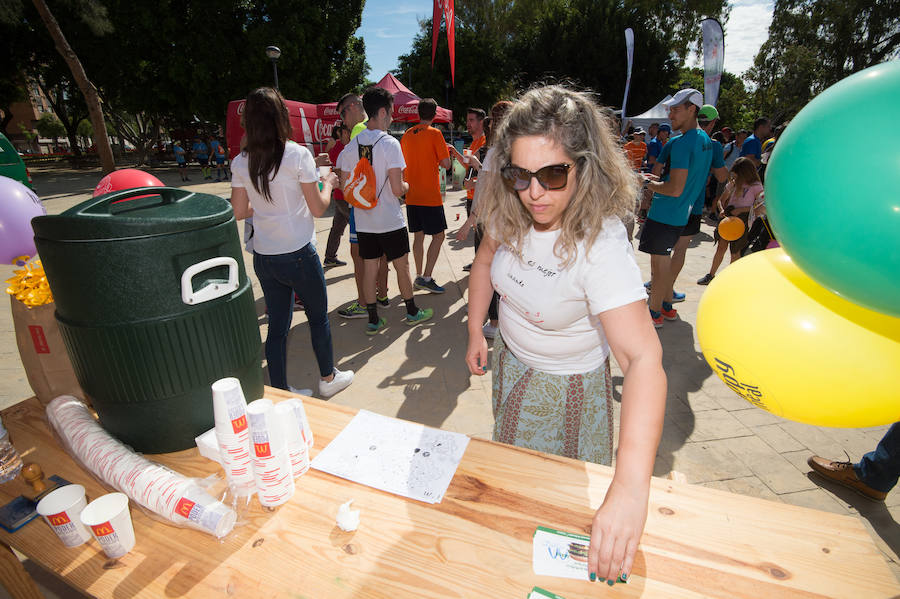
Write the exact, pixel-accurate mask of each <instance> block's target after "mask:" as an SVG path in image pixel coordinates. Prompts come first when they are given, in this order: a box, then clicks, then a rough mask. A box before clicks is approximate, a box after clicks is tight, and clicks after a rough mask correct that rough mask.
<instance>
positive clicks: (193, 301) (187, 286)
mask: <svg viewBox="0 0 900 599" xmlns="http://www.w3.org/2000/svg"><path fill="white" fill-rule="evenodd" d="M218 266H227V267H228V281H227V282H222V281H219V282H214V283H210V284H209V285H206V286H204V287H202V288H200V289H198V290H197V291H194V287H193V285H191V281H192V280H193V278H194V277H195V276H197V275H198V274H200V273H201V272H203V271H204V270H209V269H211V268H216V267H218ZM237 288H238V264H237V260H235V259H234V258H231V257H229V256H219V257H218V258H210V259H209V260H204V261H203V262H198V263H197V264H194V265H193V266H188V267H187V268H186V269H184V273H183V274H182V275H181V301H183V302H184V303H185V304H188V305H190V306H194V305H197V304H202V303H203V302H208V301H210V300H214V299H216V298H219V297H222V296H223V295H228V294H229V293H231V292H232V291H235V290H237Z"/></svg>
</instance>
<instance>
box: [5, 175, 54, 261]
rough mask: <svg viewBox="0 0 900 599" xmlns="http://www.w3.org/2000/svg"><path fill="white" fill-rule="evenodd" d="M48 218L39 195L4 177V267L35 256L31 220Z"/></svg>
mask: <svg viewBox="0 0 900 599" xmlns="http://www.w3.org/2000/svg"><path fill="white" fill-rule="evenodd" d="M42 214H47V210H46V209H45V208H44V205H43V204H41V200H40V198H38V196H37V194H36V193H34V192H33V191H31V190H30V189H28V188H27V187H25V186H24V185H22V184H21V183H19V182H18V181H16V180H15V179H10V178H9V177H0V263H3V264H12V263H13V260H15V259H16V258H18V257H19V256H28V257H31V256H34V255H35V254H36V253H37V250H36V249H35V247H34V231H33V230H32V229H31V219H32V218H34V217H35V216H40V215H42Z"/></svg>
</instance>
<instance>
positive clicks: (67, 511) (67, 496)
mask: <svg viewBox="0 0 900 599" xmlns="http://www.w3.org/2000/svg"><path fill="white" fill-rule="evenodd" d="M85 505H87V499H86V498H85V496H84V487H82V486H81V485H66V486H64V487H60V488H59V489H56V490H55V491H52V492H50V493H48V494H47V496H46V497H44V498H43V499H41V500H40V502H38V504H37V513H38V514H40V515H41V516H43V517H44V520H45V521H46V522H47V524H49V525H50V528H52V529H53V532H55V533H56V536H58V537H59V540H60V541H62V542H63V545H65V546H66V547H77V546H79V545H82V544H83V543H85V542H87V541H88V539H90V538H91V533H90V532H88V529H87V528H85V527H84V525H83V524H82V523H81V520H80V519H79V516H80V515H81V511H82V510H83V509H84V506H85Z"/></svg>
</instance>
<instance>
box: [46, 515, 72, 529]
mask: <svg viewBox="0 0 900 599" xmlns="http://www.w3.org/2000/svg"><path fill="white" fill-rule="evenodd" d="M47 520H48V521H49V522H50V524H52V525H53V526H62V525H63V524H68V523H69V522H71V520H69V515H68V514H67V513H65V512H60V513H58V514H53V515H52V516H47Z"/></svg>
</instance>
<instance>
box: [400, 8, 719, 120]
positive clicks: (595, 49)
mask: <svg viewBox="0 0 900 599" xmlns="http://www.w3.org/2000/svg"><path fill="white" fill-rule="evenodd" d="M727 12H728V9H727V6H726V3H725V1H724V0H681V1H675V0H660V1H654V2H651V1H650V0H637V1H636V0H630V1H627V2H620V1H617V0H519V1H516V2H513V1H512V0H471V1H467V2H465V3H457V13H456V18H457V21H456V62H457V64H456V89H454V90H452V93H453V95H452V97H451V98H450V103H451V106H450V107H451V108H452V109H453V110H454V115H455V117H456V119H457V120H458V121H460V120H461V119H463V118H465V114H464V110H465V108H466V107H467V106H481V107H484V108H486V107H488V106H490V105H491V104H492V103H493V102H494V101H496V100H498V99H500V98H502V97H509V96H510V95H512V94H514V93H515V91H516V90H518V89H523V88H527V87H528V86H530V85H532V84H535V83H540V82H551V81H571V82H573V83H575V84H576V85H578V86H581V87H587V88H590V89H591V90H593V91H594V92H596V93H597V94H598V96H599V99H600V100H601V101H602V102H603V103H605V104H609V105H613V106H618V105H619V104H620V103H621V101H622V99H621V98H622V94H623V92H624V87H625V69H626V60H625V40H624V31H625V29H626V28H627V27H631V28H632V29H634V32H635V58H634V60H635V64H634V69H633V76H632V84H631V92H630V94H629V105H630V106H635V107H642V108H643V107H649V106H653V105H654V104H655V103H656V102H657V101H658V100H659V98H660V96H662V95H663V94H665V93H666V92H667V91H674V90H676V89H677V76H678V65H679V64H681V63H682V62H683V59H684V57H685V56H686V55H687V53H688V52H689V50H690V49H691V48H692V47H693V45H694V44H696V43H697V40H698V36H699V28H698V26H697V24H698V23H699V21H700V20H701V19H702V18H703V17H705V16H717V17H720V18H725V17H726V16H727ZM421 27H422V29H421V30H420V32H419V34H418V35H417V36H416V38H415V40H414V42H413V48H412V50H411V51H410V53H409V54H407V55H405V56H401V57H400V58H399V59H398V62H399V64H400V68H399V69H398V71H399V72H401V73H407V74H409V73H411V74H412V78H413V82H414V85H415V91H416V93H418V94H419V95H421V96H433V97H434V98H435V99H438V100H440V98H442V97H444V95H445V90H444V82H445V80H447V79H449V78H450V77H449V75H450V72H449V60H448V59H447V50H446V42H445V37H446V36H445V35H444V34H442V35H441V37H440V38H439V41H438V51H437V55H436V59H435V66H434V69H433V71H432V69H431V21H430V20H426V21H423V22H422V23H421ZM395 74H396V72H395Z"/></svg>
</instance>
